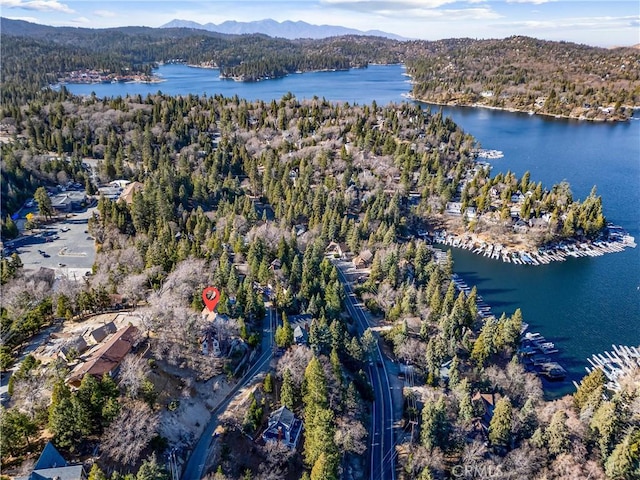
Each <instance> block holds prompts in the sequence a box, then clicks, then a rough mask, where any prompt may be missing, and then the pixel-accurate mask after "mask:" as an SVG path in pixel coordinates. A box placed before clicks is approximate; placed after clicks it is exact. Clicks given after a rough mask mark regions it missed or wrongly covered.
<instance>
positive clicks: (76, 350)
mask: <svg viewBox="0 0 640 480" xmlns="http://www.w3.org/2000/svg"><path fill="white" fill-rule="evenodd" d="M87 348H89V345H87V342H86V341H85V339H84V338H82V337H80V336H78V337H76V338H73V339H71V340H69V341H68V342H66V343H65V344H64V345H63V346H62V347H61V348H60V351H59V352H58V355H59V356H60V357H62V358H63V359H64V361H65V362H68V361H70V356H73V355H80V354H81V353H83V352H84V351H85V350H86V349H87Z"/></svg>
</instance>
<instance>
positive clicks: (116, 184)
mask: <svg viewBox="0 0 640 480" xmlns="http://www.w3.org/2000/svg"><path fill="white" fill-rule="evenodd" d="M130 183H131V182H130V181H129V180H122V179H120V180H114V181H112V182H111V183H110V184H109V185H110V186H111V187H114V188H124V187H126V186H127V185H129V184H130Z"/></svg>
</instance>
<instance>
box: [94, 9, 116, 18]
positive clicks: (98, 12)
mask: <svg viewBox="0 0 640 480" xmlns="http://www.w3.org/2000/svg"><path fill="white" fill-rule="evenodd" d="M93 14H94V15H96V16H98V17H101V18H113V17H117V16H118V14H117V13H116V12H112V11H111V10H95V11H94V12H93Z"/></svg>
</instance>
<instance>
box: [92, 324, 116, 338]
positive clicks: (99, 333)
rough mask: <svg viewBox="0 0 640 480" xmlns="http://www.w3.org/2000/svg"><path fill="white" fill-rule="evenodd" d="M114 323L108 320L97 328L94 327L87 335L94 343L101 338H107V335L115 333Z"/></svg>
mask: <svg viewBox="0 0 640 480" xmlns="http://www.w3.org/2000/svg"><path fill="white" fill-rule="evenodd" d="M116 330H117V328H116V325H115V323H113V322H109V323H107V324H105V325H103V326H101V327H99V328H96V329H95V330H94V331H92V332H91V333H90V334H89V337H90V338H91V339H92V340H93V341H94V342H96V343H100V342H101V341H102V340H104V339H105V338H107V336H108V335H111V334H112V333H116Z"/></svg>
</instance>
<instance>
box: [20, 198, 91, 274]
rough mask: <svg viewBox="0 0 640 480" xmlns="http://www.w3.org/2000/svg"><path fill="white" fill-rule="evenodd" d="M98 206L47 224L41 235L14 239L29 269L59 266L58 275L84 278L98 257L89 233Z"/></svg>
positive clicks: (35, 269)
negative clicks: (90, 219)
mask: <svg viewBox="0 0 640 480" xmlns="http://www.w3.org/2000/svg"><path fill="white" fill-rule="evenodd" d="M94 211H95V207H92V208H89V209H87V210H86V211H84V212H80V213H72V214H69V215H68V218H66V219H63V220H60V221H58V222H56V223H53V224H50V225H47V226H46V227H45V228H43V229H42V233H41V234H38V235H27V236H24V237H21V238H19V239H17V240H16V241H14V242H12V245H13V246H14V247H15V248H17V251H18V254H19V255H20V259H21V260H22V263H23V264H24V268H25V270H30V271H37V270H38V269H40V268H41V267H46V268H51V269H53V270H55V272H56V277H61V276H66V277H67V278H69V279H71V280H80V279H82V278H83V277H84V276H85V274H86V273H87V272H91V267H92V266H93V262H94V261H95V258H96V250H95V245H94V240H93V238H91V237H90V236H89V233H87V224H88V220H89V218H90V217H91V216H92V215H93V212H94Z"/></svg>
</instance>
